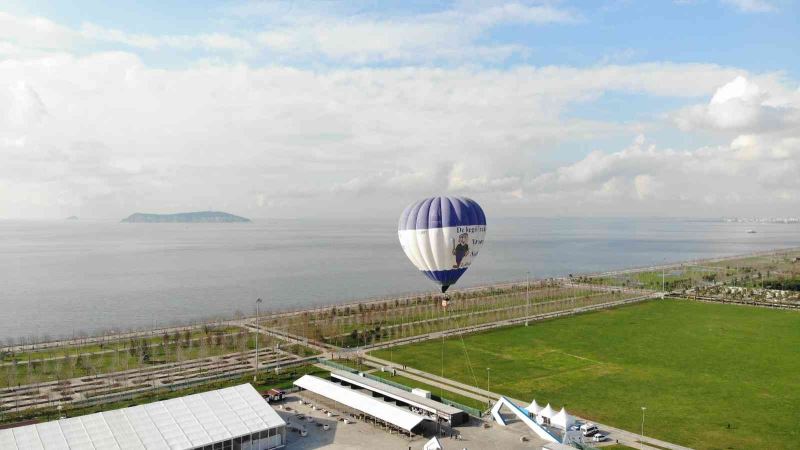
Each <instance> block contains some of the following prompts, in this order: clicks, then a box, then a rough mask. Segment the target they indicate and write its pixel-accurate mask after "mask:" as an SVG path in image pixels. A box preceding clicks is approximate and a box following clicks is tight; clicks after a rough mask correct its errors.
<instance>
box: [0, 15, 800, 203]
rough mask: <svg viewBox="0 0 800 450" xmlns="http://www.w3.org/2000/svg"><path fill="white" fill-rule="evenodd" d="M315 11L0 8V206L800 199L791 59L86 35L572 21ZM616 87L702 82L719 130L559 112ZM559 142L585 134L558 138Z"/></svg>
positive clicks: (455, 41) (645, 90)
mask: <svg viewBox="0 0 800 450" xmlns="http://www.w3.org/2000/svg"><path fill="white" fill-rule="evenodd" d="M324 17H325V19H326V20H325V23H326V25H325V26H320V25H319V24H318V22H317V21H315V20H311V19H310V18H308V17H306V18H294V19H292V21H291V23H285V24H278V26H275V27H272V28H270V29H269V30H266V31H264V32H263V33H262V34H260V35H258V36H256V35H247V34H246V33H243V34H242V35H241V36H240V35H237V36H232V35H228V34H213V33H208V34H198V35H180V36H177V35H176V36H151V35H146V34H141V35H140V34H130V33H126V32H123V31H120V30H113V29H108V28H103V27H99V26H96V25H92V24H84V25H82V26H81V27H80V28H78V29H71V28H68V27H63V26H61V25H58V24H55V23H53V22H51V21H47V20H46V19H39V18H18V17H14V16H9V15H7V14H6V15H0V25H3V24H5V25H8V26H11V27H15V28H14V30H13V32H7V29H6V30H4V29H3V28H2V26H0V41H2V42H3V43H4V45H2V46H0V155H2V158H3V164H0V217H25V216H34V217H37V216H48V217H62V216H66V215H71V214H79V215H81V216H105V217H109V216H111V217H122V216H124V215H127V214H129V213H130V212H132V211H136V210H160V211H173V210H190V209H196V208H197V209H205V208H207V207H208V205H215V207H218V208H220V209H230V210H231V211H232V212H238V213H242V214H246V215H251V216H256V217H258V216H276V215H284V216H285V215H303V214H309V213H313V214H321V213H324V212H325V211H329V212H332V213H340V214H347V213H348V212H349V211H352V210H353V208H358V209H359V210H361V209H362V208H365V209H368V210H369V211H370V214H372V213H375V214H378V213H380V212H381V211H382V210H381V208H383V207H384V206H382V205H384V204H385V201H384V199H385V198H392V199H393V201H397V202H399V203H405V202H406V201H407V200H410V199H411V198H413V197H416V196H419V195H427V194H430V193H444V192H451V193H461V194H468V195H474V196H477V197H480V198H486V199H489V200H491V201H492V203H494V204H497V205H500V206H498V207H499V208H503V207H505V208H508V209H507V211H508V212H511V213H525V212H526V211H536V213H537V214H574V215H579V214H590V213H594V212H599V213H608V214H626V213H628V214H630V213H634V214H638V213H647V212H650V213H653V211H652V210H649V209H648V208H651V205H652V204H663V205H667V206H672V207H673V208H680V210H681V211H685V213H686V214H692V213H694V214H707V213H708V212H709V211H710V209H709V208H708V207H707V205H708V204H713V205H716V206H715V207H719V208H725V207H739V206H741V205H756V206H758V207H762V206H764V205H770V206H773V207H775V208H778V207H781V208H783V207H787V206H786V205H790V206H796V203H794V204H792V203H791V202H796V201H797V200H796V199H797V198H798V194H797V190H798V189H800V187H798V184H797V181H793V178H792V177H793V176H794V175H796V174H797V171H798V168H797V161H798V160H800V153H799V152H798V141H799V139H798V132H797V123H798V122H797V109H798V105H800V102H799V101H798V95H800V93H798V91H797V90H796V89H795V90H791V89H789V88H787V87H786V84H787V82H786V81H785V80H784V79H783V78H782V75H780V74H750V73H747V72H745V71H743V70H740V69H737V68H730V67H720V66H716V65H712V64H676V63H646V64H627V65H625V64H617V65H608V64H602V65H598V66H593V67H586V68H576V67H559V66H544V67H531V66H524V65H523V66H515V67H513V68H505V69H488V68H485V67H484V66H481V65H474V66H473V65H468V66H457V65H456V66H455V67H452V68H431V67H424V66H423V67H421V66H420V65H412V66H406V67H393V66H392V67H388V68H353V67H352V65H351V64H345V65H344V67H340V68H336V69H331V68H325V69H308V68H303V69H300V68H293V67H287V66H286V65H282V64H281V63H280V61H282V59H281V58H278V59H276V60H275V63H274V65H270V66H267V67H252V66H250V65H248V64H245V63H237V64H221V63H219V62H196V63H194V64H192V65H190V66H188V67H184V68H170V69H156V68H153V67H150V66H149V65H148V64H147V63H146V62H145V61H146V60H145V61H143V60H142V59H141V58H140V57H139V55H137V54H135V53H131V52H127V51H114V52H93V51H91V48H90V49H89V50H88V51H87V50H82V51H75V50H74V49H75V48H76V46H77V47H81V46H83V45H85V44H86V43H87V42H90V43H95V44H96V43H103V42H105V43H109V42H110V43H116V44H120V45H122V46H123V48H128V49H148V50H157V49H164V48H167V49H182V50H194V49H201V50H207V51H226V52H228V51H232V52H242V53H249V52H257V51H258V49H259V48H260V47H261V46H264V45H266V46H268V47H269V48H270V49H272V50H273V51H274V52H275V54H277V55H279V56H281V55H290V54H292V53H294V52H301V53H305V54H307V55H308V54H310V55H315V56H316V55H322V56H324V57H325V58H330V59H334V60H341V61H344V62H346V63H351V62H357V61H403V62H413V63H419V62H423V63H424V62H427V61H429V60H431V59H447V60H449V61H470V58H473V57H475V56H476V55H478V56H477V57H478V59H479V60H486V59H487V58H501V59H502V58H504V57H506V56H507V55H510V54H514V53H518V52H521V51H523V49H520V48H516V47H514V46H491V45H486V44H482V43H481V40H480V37H481V36H482V33H485V31H486V30H489V29H490V28H491V27H493V26H495V25H496V24H499V23H512V22H516V23H526V24H534V25H539V24H543V23H565V22H566V23H571V22H574V21H576V20H581V18H580V17H579V16H578V15H576V14H575V13H573V12H571V11H569V10H565V9H563V8H561V7H560V5H559V4H557V3H552V4H551V3H542V4H537V5H534V6H520V5H510V6H502V7H496V6H488V7H487V6H485V5H484V4H482V3H479V4H477V6H470V5H468V6H459V7H458V8H455V9H453V10H450V11H445V12H439V13H432V14H425V15H415V16H409V17H402V16H401V17H398V18H396V19H392V20H388V19H385V18H381V17H366V16H355V17H349V16H341V15H336V14H333V13H327V15H325V16H324ZM90 47H91V46H90ZM81 48H83V47H81ZM210 60H211V61H215V60H214V59H213V58H210ZM322 67H328V66H324V65H323V66H322ZM608 92H622V93H627V94H633V95H636V94H646V95H648V96H663V97H670V98H682V99H692V100H691V101H693V102H694V101H696V100H694V99H695V98H697V97H703V98H709V101H708V102H707V103H705V104H702V105H696V106H693V107H690V108H687V109H683V110H681V111H678V112H676V113H675V114H673V115H672V116H671V117H672V118H674V120H675V121H677V122H678V123H679V124H680V125H681V126H682V128H683V129H684V130H687V131H688V132H694V131H696V130H703V131H707V130H711V131H714V132H715V133H720V134H721V136H722V137H721V138H719V140H718V143H714V144H713V145H705V146H699V145H698V146H697V147H699V148H685V149H674V148H664V147H663V146H659V145H657V144H656V143H654V142H649V141H647V140H646V139H645V138H644V136H637V137H636V138H635V139H634V142H633V143H632V144H631V145H630V146H628V147H627V148H624V149H614V148H611V149H605V150H603V149H599V148H598V146H597V145H596V144H594V142H595V141H597V140H600V139H603V140H605V141H608V140H613V139H620V138H621V136H626V137H627V136H636V135H637V134H638V133H640V132H642V131H641V130H647V129H650V128H657V129H658V131H661V132H662V133H663V132H664V131H665V129H666V128H665V127H671V126H672V125H670V123H641V122H637V121H631V122H625V123H618V122H612V121H609V120H587V119H576V118H572V117H571V116H570V115H569V114H568V113H569V112H570V111H571V110H573V109H574V108H576V107H577V106H578V105H581V104H583V103H588V102H592V101H594V100H595V99H597V98H598V97H600V96H602V95H603V94H604V93H608ZM665 122H667V121H665ZM669 131H672V132H675V133H678V131H676V130H673V129H669ZM576 147H580V148H582V149H583V148H589V149H592V150H593V151H589V152H585V151H583V152H582V153H580V154H578V153H577V151H576V150H575V148H576ZM561 148H570V150H569V151H572V152H576V153H573V154H568V155H565V156H563V157H561V156H559V157H554V155H553V153H555V152H557V151H560V149H561ZM554 159H555V160H558V161H560V162H559V163H558V164H553V163H552V161H553V160H554ZM542 160H549V161H551V163H550V165H555V167H552V168H551V169H547V170H545V169H543V168H542V162H541V161H542ZM576 160H577V161H576ZM709 180H713V181H714V183H713V184H712V185H711V188H709ZM759 199H760V200H759ZM764 199H767V200H764ZM793 199H794V200H793ZM757 200H758V201H757ZM731 205H733V206H731ZM76 210H79V211H76ZM393 212H394V211H393V210H392V211H390V213H393ZM656 212H658V211H656Z"/></svg>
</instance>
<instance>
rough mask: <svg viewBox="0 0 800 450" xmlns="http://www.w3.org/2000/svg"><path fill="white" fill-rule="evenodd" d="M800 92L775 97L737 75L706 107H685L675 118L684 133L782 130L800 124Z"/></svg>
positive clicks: (775, 95) (718, 90) (720, 89)
mask: <svg viewBox="0 0 800 450" xmlns="http://www.w3.org/2000/svg"><path fill="white" fill-rule="evenodd" d="M798 108H800V102H798V95H797V93H791V92H788V91H786V92H784V93H782V94H781V93H778V94H773V93H770V92H767V91H765V90H764V89H761V88H760V87H759V85H758V84H756V83H755V82H753V81H750V80H748V79H747V78H745V77H743V76H738V77H736V78H735V79H734V80H732V81H730V82H729V83H727V84H725V85H724V86H721V87H720V88H719V89H717V91H716V93H715V94H714V96H713V97H712V98H711V100H710V101H709V102H708V104H706V105H696V106H692V107H689V108H686V109H684V110H682V111H680V112H678V113H677V114H676V115H675V121H676V123H677V124H678V126H680V127H681V128H682V129H684V130H692V129H713V130H727V131H734V132H754V131H769V130H780V129H784V128H787V127H792V128H793V127H796V126H798V125H799V124H800V121H799V120H800V109H798Z"/></svg>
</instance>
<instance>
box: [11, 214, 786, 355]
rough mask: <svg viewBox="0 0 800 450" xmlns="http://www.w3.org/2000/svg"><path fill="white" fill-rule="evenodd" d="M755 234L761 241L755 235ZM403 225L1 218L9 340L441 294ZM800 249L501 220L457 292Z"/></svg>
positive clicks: (699, 233)
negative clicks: (410, 251)
mask: <svg viewBox="0 0 800 450" xmlns="http://www.w3.org/2000/svg"><path fill="white" fill-rule="evenodd" d="M748 229H754V230H755V231H756V233H747V230H748ZM396 230H397V224H396V221H395V220H379V219H375V220H372V221H363V220H359V221H358V222H355V221H353V222H349V221H339V220H321V219H320V220H308V219H304V220H300V219H297V220H294V219H292V220H289V219H286V220H256V221H254V222H252V223H229V224H144V223H142V224H131V223H118V222H111V221H84V220H77V221H53V222H45V221H0V339H3V342H4V343H10V342H11V341H12V340H13V341H19V340H20V338H23V337H24V338H49V339H52V338H56V337H70V336H77V335H84V334H98V333H102V332H106V331H110V330H115V331H122V330H129V329H140V328H149V327H164V326H171V325H179V324H186V323H193V322H197V321H205V320H217V319H223V318H231V317H235V316H237V315H241V314H245V315H251V314H254V312H255V300H256V299H257V298H261V299H263V303H262V304H261V310H262V311H269V310H271V311H280V310H287V309H297V308H302V307H309V306H320V305H331V304H335V303H345V302H351V301H356V300H365V299H373V298H385V297H392V296H398V295H406V294H412V293H419V292H436V287H435V286H434V285H433V284H432V283H431V282H429V281H428V280H427V278H425V277H424V276H423V275H422V274H421V273H419V272H418V271H417V270H416V269H415V268H414V267H413V266H412V265H411V263H410V262H409V261H408V260H407V259H406V257H405V254H404V253H403V251H402V249H401V248H400V244H399V243H398V239H397V231H396ZM788 247H800V224H777V223H765V224H746V223H727V222H723V221H718V220H689V219H663V218H653V219H641V218H636V219H630V218H608V219H598V218H591V219H584V218H498V219H493V220H491V221H490V222H489V223H488V225H487V233H486V241H485V244H484V246H483V248H482V249H481V252H480V254H479V255H478V256H477V258H476V259H475V261H474V262H473V264H472V266H471V267H470V268H469V270H468V271H467V273H466V274H465V275H464V276H463V277H462V278H461V280H460V281H459V283H458V285H457V287H470V286H477V285H485V284H490V283H494V282H502V281H514V280H524V279H525V277H526V274H527V273H528V272H529V273H530V277H531V278H532V279H536V278H547V277H553V276H564V275H568V274H578V273H586V272H598V271H607V270H615V269H624V268H629V267H639V266H649V265H657V264H664V263H673V262H679V261H684V260H691V259H697V258H711V257H719V256H728V255H736V254H744V253H750V252H755V251H762V250H770V249H778V248H788Z"/></svg>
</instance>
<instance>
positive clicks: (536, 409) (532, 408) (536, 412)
mask: <svg viewBox="0 0 800 450" xmlns="http://www.w3.org/2000/svg"><path fill="white" fill-rule="evenodd" d="M525 409H527V410H528V412H529V413H531V414H533V415H539V411H541V410H542V407H541V406H539V404H538V403H536V399H533V401H532V402H531V404H530V406H528V407H527V408H525Z"/></svg>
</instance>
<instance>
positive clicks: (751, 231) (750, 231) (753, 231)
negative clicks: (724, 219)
mask: <svg viewBox="0 0 800 450" xmlns="http://www.w3.org/2000/svg"><path fill="white" fill-rule="evenodd" d="M747 234H756V230H747Z"/></svg>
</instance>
